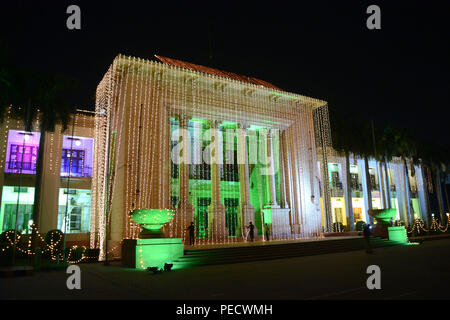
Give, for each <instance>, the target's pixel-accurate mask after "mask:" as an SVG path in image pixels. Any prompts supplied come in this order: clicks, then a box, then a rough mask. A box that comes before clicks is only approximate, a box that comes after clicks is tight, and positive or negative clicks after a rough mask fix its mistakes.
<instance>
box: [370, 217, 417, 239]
mask: <svg viewBox="0 0 450 320" xmlns="http://www.w3.org/2000/svg"><path fill="white" fill-rule="evenodd" d="M396 214H397V210H396V209H373V210H369V215H370V216H372V217H374V218H375V220H376V222H377V223H376V224H375V228H374V229H373V231H372V234H373V235H374V236H376V237H382V238H388V239H389V240H392V241H398V242H403V243H407V242H408V236H407V234H406V229H405V227H403V226H395V227H394V226H393V224H392V223H391V221H392V219H394V217H395V216H396Z"/></svg>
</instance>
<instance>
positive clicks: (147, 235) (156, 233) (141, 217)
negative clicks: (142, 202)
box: [130, 209, 175, 239]
mask: <svg viewBox="0 0 450 320" xmlns="http://www.w3.org/2000/svg"><path fill="white" fill-rule="evenodd" d="M130 215H131V219H132V220H133V221H134V222H136V223H138V224H139V225H140V227H141V228H142V229H143V230H142V231H141V233H140V234H139V238H140V239H151V238H164V233H163V232H162V230H161V229H162V227H163V226H164V224H166V223H168V222H169V221H170V220H172V219H173V217H174V216H175V212H174V210H171V209H136V210H134V211H133V212H131V213H130Z"/></svg>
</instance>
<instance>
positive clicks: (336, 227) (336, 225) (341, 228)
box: [333, 222, 345, 232]
mask: <svg viewBox="0 0 450 320" xmlns="http://www.w3.org/2000/svg"><path fill="white" fill-rule="evenodd" d="M344 231H345V227H344V225H343V224H342V222H335V223H333V232H344Z"/></svg>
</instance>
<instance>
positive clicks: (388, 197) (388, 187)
mask: <svg viewBox="0 0 450 320" xmlns="http://www.w3.org/2000/svg"><path fill="white" fill-rule="evenodd" d="M384 175H385V177H386V202H387V206H386V208H388V209H391V207H392V205H391V179H390V178H389V170H388V162H387V161H386V158H384ZM397 210H398V208H397Z"/></svg>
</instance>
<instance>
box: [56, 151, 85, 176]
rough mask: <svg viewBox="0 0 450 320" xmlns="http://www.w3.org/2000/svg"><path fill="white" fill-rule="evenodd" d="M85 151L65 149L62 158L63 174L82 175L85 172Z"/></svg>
mask: <svg viewBox="0 0 450 320" xmlns="http://www.w3.org/2000/svg"><path fill="white" fill-rule="evenodd" d="M84 158H85V156H84V151H83V150H72V153H71V150H70V149H63V151H62V159H61V174H62V175H64V174H66V175H69V173H70V175H71V176H75V177H82V176H83V172H84Z"/></svg>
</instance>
